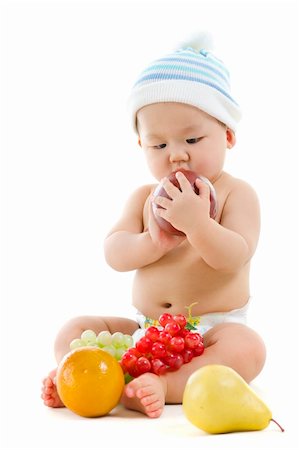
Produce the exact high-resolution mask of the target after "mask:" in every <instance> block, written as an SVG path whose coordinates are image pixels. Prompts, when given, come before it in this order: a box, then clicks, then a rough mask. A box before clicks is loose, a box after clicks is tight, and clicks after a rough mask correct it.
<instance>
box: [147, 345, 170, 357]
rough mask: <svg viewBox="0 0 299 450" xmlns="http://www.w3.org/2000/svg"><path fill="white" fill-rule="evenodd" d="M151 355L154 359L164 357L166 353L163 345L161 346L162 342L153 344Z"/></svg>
mask: <svg viewBox="0 0 299 450" xmlns="http://www.w3.org/2000/svg"><path fill="white" fill-rule="evenodd" d="M151 354H152V355H153V357H154V358H163V357H164V356H166V354H167V352H166V347H165V344H163V342H154V344H153V346H152V350H151Z"/></svg>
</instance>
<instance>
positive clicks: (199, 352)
mask: <svg viewBox="0 0 299 450" xmlns="http://www.w3.org/2000/svg"><path fill="white" fill-rule="evenodd" d="M204 349H205V348H204V345H203V342H200V343H199V344H198V345H197V347H195V348H194V349H193V350H192V351H193V355H194V356H200V355H202V354H203V352H204Z"/></svg>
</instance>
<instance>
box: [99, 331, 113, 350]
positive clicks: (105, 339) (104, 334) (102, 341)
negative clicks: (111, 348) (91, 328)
mask: <svg viewBox="0 0 299 450" xmlns="http://www.w3.org/2000/svg"><path fill="white" fill-rule="evenodd" d="M96 343H97V344H98V346H99V347H105V346H107V345H111V343H112V336H111V333H110V332H109V331H101V332H100V333H99V334H98V336H97V337H96Z"/></svg>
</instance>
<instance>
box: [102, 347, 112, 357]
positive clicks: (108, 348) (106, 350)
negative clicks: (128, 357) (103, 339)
mask: <svg viewBox="0 0 299 450" xmlns="http://www.w3.org/2000/svg"><path fill="white" fill-rule="evenodd" d="M101 350H104V352H107V353H110V355H111V356H114V357H115V348H114V347H113V346H112V345H106V346H105V347H103V348H102V349H101Z"/></svg>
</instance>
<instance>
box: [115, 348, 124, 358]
mask: <svg viewBox="0 0 299 450" xmlns="http://www.w3.org/2000/svg"><path fill="white" fill-rule="evenodd" d="M125 352H126V349H125V348H124V347H119V348H116V349H115V358H116V359H117V361H120V360H121V357H122V355H123V354H124V353H125Z"/></svg>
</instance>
